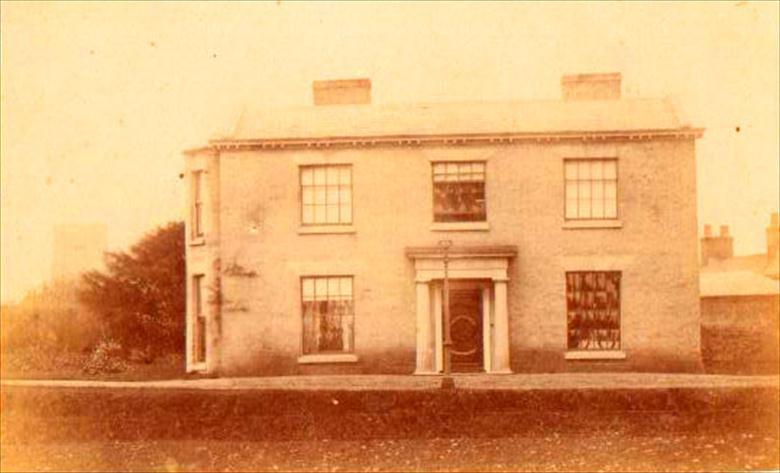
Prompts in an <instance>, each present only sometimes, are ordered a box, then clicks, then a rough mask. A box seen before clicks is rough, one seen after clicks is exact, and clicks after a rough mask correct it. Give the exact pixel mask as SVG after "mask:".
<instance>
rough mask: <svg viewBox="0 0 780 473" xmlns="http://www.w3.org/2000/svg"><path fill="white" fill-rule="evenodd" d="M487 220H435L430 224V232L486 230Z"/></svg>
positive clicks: (488, 227) (487, 228)
mask: <svg viewBox="0 0 780 473" xmlns="http://www.w3.org/2000/svg"><path fill="white" fill-rule="evenodd" d="M488 230H490V224H489V223H488V222H436V223H433V224H431V231H432V232H486V231H488Z"/></svg>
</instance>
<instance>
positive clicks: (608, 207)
mask: <svg viewBox="0 0 780 473" xmlns="http://www.w3.org/2000/svg"><path fill="white" fill-rule="evenodd" d="M604 217H605V218H617V202H615V201H614V200H607V201H605V202H604Z"/></svg>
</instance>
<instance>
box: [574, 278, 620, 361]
mask: <svg viewBox="0 0 780 473" xmlns="http://www.w3.org/2000/svg"><path fill="white" fill-rule="evenodd" d="M566 317H567V332H568V342H567V346H568V349H569V350H619V349H620V273H619V272H614V271H609V272H575V273H567V274H566Z"/></svg>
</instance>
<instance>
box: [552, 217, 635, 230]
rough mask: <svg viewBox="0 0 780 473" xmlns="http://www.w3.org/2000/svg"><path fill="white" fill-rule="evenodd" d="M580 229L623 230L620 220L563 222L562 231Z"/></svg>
mask: <svg viewBox="0 0 780 473" xmlns="http://www.w3.org/2000/svg"><path fill="white" fill-rule="evenodd" d="M580 228H623V222H622V221H621V220H617V219H615V220H567V221H565V222H563V229H564V230H571V229H580Z"/></svg>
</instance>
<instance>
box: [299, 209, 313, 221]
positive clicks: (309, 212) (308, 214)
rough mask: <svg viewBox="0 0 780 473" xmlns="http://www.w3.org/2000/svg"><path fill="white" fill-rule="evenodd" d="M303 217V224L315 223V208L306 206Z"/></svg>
mask: <svg viewBox="0 0 780 473" xmlns="http://www.w3.org/2000/svg"><path fill="white" fill-rule="evenodd" d="M301 217H302V218H303V223H314V206H311V205H304V206H303V214H302V216H301Z"/></svg>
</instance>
